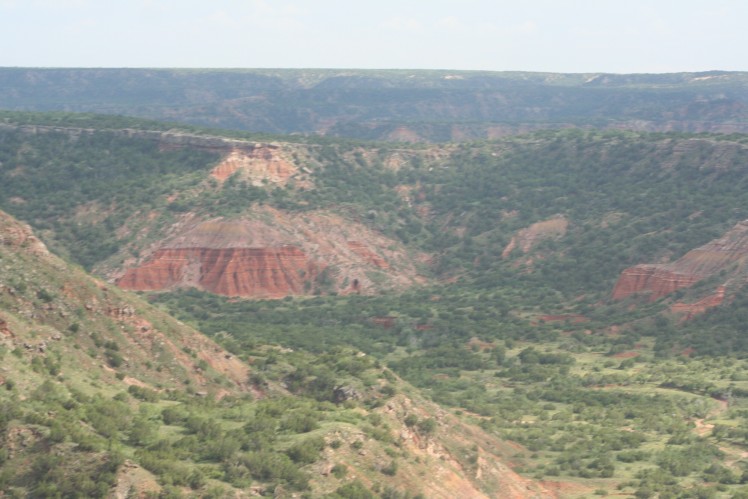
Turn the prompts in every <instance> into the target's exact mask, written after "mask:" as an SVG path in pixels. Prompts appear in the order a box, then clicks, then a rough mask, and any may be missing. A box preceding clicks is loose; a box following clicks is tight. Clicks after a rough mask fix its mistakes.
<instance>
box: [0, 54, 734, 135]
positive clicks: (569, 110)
mask: <svg viewBox="0 0 748 499" xmlns="http://www.w3.org/2000/svg"><path fill="white" fill-rule="evenodd" d="M745 86H746V75H745V73H734V72H718V71H714V72H705V73H675V74H663V75H654V74H633V75H613V74H601V73H588V74H554V73H523V72H503V73H502V72H487V71H415V70H390V71H386V70H380V71H377V70H368V71H365V70H314V69H305V70H279V69H273V70H261V69H247V70H218V69H202V70H179V69H38V68H2V69H0V107H2V108H4V109H14V110H26V111H29V110H36V111H52V110H57V111H61V110H65V111H76V112H97V113H109V114H121V115H129V116H140V117H148V118H156V119H161V120H170V121H179V122H182V123H192V124H200V125H205V126H215V127H222V128H232V129H244V130H252V131H255V132H270V133H304V134H320V135H329V136H340V137H356V138H363V139H370V140H402V141H418V140H427V141H429V140H430V141H461V140H468V139H491V138H497V137H501V136H505V135H516V134H518V133H527V132H530V131H534V130H540V129H547V128H561V127H570V126H594V127H603V128H619V129H620V128H622V129H631V130H639V131H684V132H694V133H697V132H722V133H735V132H746V131H747V130H748V129H747V128H746V124H745V121H746V116H748V107H747V106H746V104H747V103H746V98H745Z"/></svg>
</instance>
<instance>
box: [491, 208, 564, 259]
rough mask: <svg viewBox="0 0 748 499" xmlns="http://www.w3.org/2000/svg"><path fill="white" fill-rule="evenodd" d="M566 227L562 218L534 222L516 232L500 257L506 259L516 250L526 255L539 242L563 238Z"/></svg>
mask: <svg viewBox="0 0 748 499" xmlns="http://www.w3.org/2000/svg"><path fill="white" fill-rule="evenodd" d="M568 227H569V221H568V220H567V219H566V218H565V217H563V216H556V217H553V218H549V219H548V220H543V221H541V222H536V223H534V224H532V225H530V226H529V227H527V228H525V229H522V230H520V231H519V232H517V234H516V235H514V236H513V237H512V239H511V240H510V241H509V244H507V245H506V247H505V248H504V251H503V252H502V253H501V257H502V258H507V257H508V256H509V255H510V254H511V253H512V251H514V250H515V249H517V248H519V250H520V251H522V253H527V252H529V251H530V250H531V249H532V248H533V247H534V246H535V245H537V244H538V243H539V242H540V241H545V240H548V239H558V238H560V237H562V236H564V234H566V229H567V228H568Z"/></svg>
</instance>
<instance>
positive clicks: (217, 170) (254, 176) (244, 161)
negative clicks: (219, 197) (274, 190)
mask: <svg viewBox="0 0 748 499" xmlns="http://www.w3.org/2000/svg"><path fill="white" fill-rule="evenodd" d="M237 171H240V172H241V175H242V176H243V177H245V178H247V179H248V180H249V181H250V183H251V184H252V185H255V186H261V185H263V184H264V183H265V182H267V183H270V184H276V185H278V184H280V185H283V184H285V183H286V182H288V179H289V178H291V177H292V176H293V175H295V174H296V173H297V172H298V169H297V168H296V166H295V165H293V164H292V163H291V162H290V161H288V160H287V159H286V158H284V157H283V154H282V152H281V150H280V148H279V147H277V146H271V145H257V146H255V147H254V148H253V149H247V148H243V149H233V150H232V151H231V152H230V153H229V154H228V156H226V157H225V158H224V159H223V161H221V162H220V163H219V164H218V165H216V166H215V167H214V168H213V170H212V171H211V172H210V174H211V175H212V176H213V178H215V179H216V180H219V181H220V182H223V181H225V180H226V179H228V178H229V177H230V176H232V175H233V174H234V173H236V172H237Z"/></svg>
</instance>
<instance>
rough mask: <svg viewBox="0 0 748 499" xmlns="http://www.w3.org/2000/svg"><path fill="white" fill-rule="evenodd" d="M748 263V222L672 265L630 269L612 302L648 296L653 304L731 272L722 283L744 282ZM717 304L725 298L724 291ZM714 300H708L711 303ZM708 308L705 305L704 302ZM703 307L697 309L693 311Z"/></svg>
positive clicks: (620, 283)
mask: <svg viewBox="0 0 748 499" xmlns="http://www.w3.org/2000/svg"><path fill="white" fill-rule="evenodd" d="M747 260H748V220H746V221H743V222H740V223H738V224H737V225H736V226H735V227H733V228H732V229H730V231H728V232H727V233H726V234H725V235H724V236H722V237H720V238H719V239H715V240H713V241H711V242H709V243H707V244H705V245H704V246H701V247H699V248H696V249H694V250H692V251H689V252H688V253H686V254H685V255H683V257H681V258H680V259H678V260H676V261H675V262H672V263H668V264H645V265H636V266H634V267H629V268H628V269H626V270H624V271H623V272H622V273H621V276H620V277H619V278H618V282H617V283H616V286H615V288H614V289H613V299H614V300H620V299H623V298H626V297H628V296H630V295H632V294H636V293H639V294H647V295H648V296H649V298H648V299H649V301H655V300H658V299H660V298H662V297H663V296H666V295H668V294H670V293H672V292H674V291H677V290H679V289H683V288H688V287H690V286H692V285H693V284H694V283H696V282H698V281H700V280H702V279H705V278H707V277H711V276H713V275H716V274H717V273H719V272H720V271H722V270H724V269H728V268H731V267H732V266H733V265H735V268H732V269H731V271H730V272H729V273H728V275H727V276H726V277H725V282H731V281H735V280H744V279H745V275H744V268H745V263H746V261H747ZM716 296H719V299H718V302H719V303H721V301H722V299H723V298H724V290H723V291H722V293H721V295H720V294H719V293H717V294H716ZM714 301H715V300H708V303H713V302H714ZM704 305H707V301H705V302H704ZM702 308H704V307H701V306H698V307H696V308H695V309H694V310H696V309H702Z"/></svg>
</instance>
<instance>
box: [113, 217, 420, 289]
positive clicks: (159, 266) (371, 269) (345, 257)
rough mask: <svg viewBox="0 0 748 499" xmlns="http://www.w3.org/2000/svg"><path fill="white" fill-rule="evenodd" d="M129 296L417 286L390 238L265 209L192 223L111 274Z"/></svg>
mask: <svg viewBox="0 0 748 499" xmlns="http://www.w3.org/2000/svg"><path fill="white" fill-rule="evenodd" d="M112 277H113V278H114V280H115V282H116V283H117V285H118V286H120V287H121V288H124V289H129V290H136V291H155V290H164V289H171V288H177V287H196V288H199V289H204V290H206V291H210V292H213V293H217V294H222V295H228V296H249V297H263V298H279V297H283V296H287V295H296V294H304V293H312V292H337V293H364V294H366V293H372V292H375V291H378V290H383V289H401V288H404V287H407V286H410V285H412V284H414V283H416V282H421V281H422V279H421V278H419V277H418V275H417V273H416V271H415V268H414V264H413V262H412V261H411V259H410V258H409V257H408V255H407V252H406V251H404V249H402V248H401V247H400V245H399V244H398V243H396V242H395V241H393V240H391V239H389V238H386V237H384V236H382V235H381V234H378V233H376V232H374V231H372V230H371V229H368V228H366V227H364V226H362V225H360V224H357V223H355V222H351V221H347V220H344V219H342V218H341V217H339V216H336V215H332V214H328V213H320V212H306V213H304V215H303V216H292V215H289V214H286V213H284V212H281V211H280V210H276V209H273V208H270V207H259V208H257V210H256V212H255V213H254V216H253V217H252V218H251V219H249V218H248V219H242V220H224V219H214V220H208V221H202V222H193V223H192V225H189V226H185V227H182V228H180V229H179V231H178V232H177V234H176V235H175V236H174V237H172V238H170V239H168V240H167V241H165V242H163V243H162V244H160V245H158V246H156V247H154V248H153V249H152V250H150V251H147V252H144V258H143V259H142V260H141V262H140V263H139V264H137V265H135V266H132V267H130V268H127V269H124V270H123V271H122V272H121V273H120V274H119V275H115V276H112Z"/></svg>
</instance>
